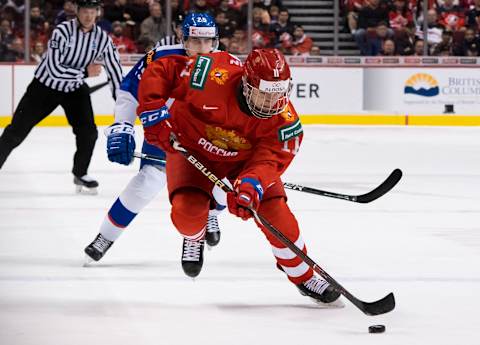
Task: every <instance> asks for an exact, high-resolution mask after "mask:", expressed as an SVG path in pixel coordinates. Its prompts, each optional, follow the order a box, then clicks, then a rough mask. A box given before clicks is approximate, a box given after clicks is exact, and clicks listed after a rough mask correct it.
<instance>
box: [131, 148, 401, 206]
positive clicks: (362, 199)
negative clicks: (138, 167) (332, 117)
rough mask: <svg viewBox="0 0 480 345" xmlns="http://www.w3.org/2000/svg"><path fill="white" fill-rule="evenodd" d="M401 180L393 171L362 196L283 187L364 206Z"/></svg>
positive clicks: (137, 154)
mask: <svg viewBox="0 0 480 345" xmlns="http://www.w3.org/2000/svg"><path fill="white" fill-rule="evenodd" d="M133 156H134V157H136V158H142V159H148V160H150V161H153V162H158V163H163V164H165V160H164V159H161V158H160V157H157V156H154V155H149V154H145V153H140V152H134V154H133ZM401 178H402V171H401V170H400V169H395V170H394V171H392V173H391V174H390V176H388V177H387V179H386V180H385V181H383V182H382V183H381V184H380V185H379V186H378V187H376V188H375V189H374V190H372V191H370V192H368V193H365V194H362V195H347V194H340V193H335V192H327V191H324V190H320V189H315V188H311V187H306V186H302V185H299V184H295V183H290V182H284V183H283V186H284V187H285V188H287V189H292V190H296V191H299V192H305V193H311V194H316V195H321V196H326V197H330V198H335V199H342V200H347V201H352V202H358V203H362V204H365V203H369V202H372V201H374V200H376V199H378V198H380V197H381V196H382V195H384V194H386V193H387V192H388V191H390V190H391V189H392V188H393V187H394V186H395V185H396V184H397V183H398V181H400V179H401Z"/></svg>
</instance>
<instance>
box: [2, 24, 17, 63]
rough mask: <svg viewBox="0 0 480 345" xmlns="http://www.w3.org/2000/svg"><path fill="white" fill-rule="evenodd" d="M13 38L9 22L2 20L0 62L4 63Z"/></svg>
mask: <svg viewBox="0 0 480 345" xmlns="http://www.w3.org/2000/svg"><path fill="white" fill-rule="evenodd" d="M14 38H15V36H14V35H13V30H12V26H11V23H10V21H9V20H8V19H3V20H2V21H1V23H0V61H5V56H6V54H7V53H8V52H9V50H10V47H11V45H12V42H13V39H14Z"/></svg>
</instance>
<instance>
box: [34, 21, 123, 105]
mask: <svg viewBox="0 0 480 345" xmlns="http://www.w3.org/2000/svg"><path fill="white" fill-rule="evenodd" d="M92 62H95V63H100V64H103V66H104V67H105V71H106V72H107V76H108V79H109V81H110V86H111V88H112V92H113V97H114V98H115V96H116V92H117V89H118V88H119V87H120V83H121V82H122V67H121V65H120V58H119V56H118V52H117V49H116V48H115V45H114V44H113V42H112V40H111V38H110V37H109V36H108V34H107V33H106V32H105V31H103V30H102V29H101V28H100V27H99V26H97V25H94V27H93V29H92V30H90V31H88V32H83V31H82V30H81V28H80V25H79V22H78V20H77V19H72V20H69V21H65V22H63V23H61V24H59V25H58V26H57V27H56V28H55V30H53V33H52V37H51V38H50V40H49V41H48V50H47V52H46V53H45V54H44V55H43V58H42V61H41V62H40V65H39V66H38V67H37V69H36V70H35V78H37V79H38V80H39V81H40V82H41V83H42V84H44V85H45V86H48V87H50V88H52V89H55V90H58V91H62V92H71V91H74V90H76V89H78V88H79V87H80V86H81V85H82V84H83V83H84V78H86V74H87V72H86V71H87V66H88V65H89V64H91V63H92Z"/></svg>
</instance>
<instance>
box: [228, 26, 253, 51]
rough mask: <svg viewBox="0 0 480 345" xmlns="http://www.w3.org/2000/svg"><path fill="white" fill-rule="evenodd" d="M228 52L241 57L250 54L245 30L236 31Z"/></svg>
mask: <svg viewBox="0 0 480 345" xmlns="http://www.w3.org/2000/svg"><path fill="white" fill-rule="evenodd" d="M232 46H233V47H232ZM228 51H229V52H231V53H232V54H240V55H244V54H247V53H248V42H247V35H246V34H245V31H244V30H241V29H236V30H235V31H234V32H233V37H232V39H231V40H230V44H229V47H228ZM233 51H235V52H233Z"/></svg>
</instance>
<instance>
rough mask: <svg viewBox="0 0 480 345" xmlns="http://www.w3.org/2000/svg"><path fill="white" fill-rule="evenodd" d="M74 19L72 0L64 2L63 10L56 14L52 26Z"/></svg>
mask: <svg viewBox="0 0 480 345" xmlns="http://www.w3.org/2000/svg"><path fill="white" fill-rule="evenodd" d="M75 17H76V14H75V3H74V2H73V0H66V1H65V2H64V3H63V10H61V11H60V12H58V14H57V16H56V18H55V21H54V25H55V26H57V25H58V24H60V23H62V22H64V21H66V20H71V19H74V18H75Z"/></svg>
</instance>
